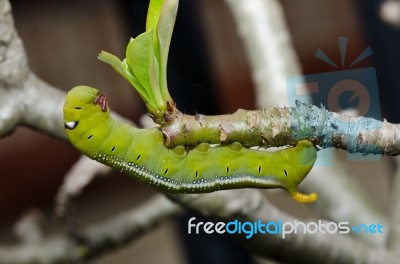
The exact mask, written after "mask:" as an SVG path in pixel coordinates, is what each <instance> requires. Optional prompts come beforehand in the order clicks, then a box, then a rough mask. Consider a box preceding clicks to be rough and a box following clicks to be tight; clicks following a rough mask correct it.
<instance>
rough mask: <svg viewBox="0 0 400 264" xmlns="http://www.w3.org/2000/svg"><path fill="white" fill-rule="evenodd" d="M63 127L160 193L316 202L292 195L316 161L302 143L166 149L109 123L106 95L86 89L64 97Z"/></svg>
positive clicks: (146, 134)
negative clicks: (263, 195) (227, 193)
mask: <svg viewBox="0 0 400 264" xmlns="http://www.w3.org/2000/svg"><path fill="white" fill-rule="evenodd" d="M64 126H65V132H66V133H67V135H68V138H69V139H70V141H71V143H72V144H73V145H74V146H75V147H76V148H77V149H78V150H79V151H80V152H82V153H84V154H85V155H87V156H88V157H90V158H92V159H95V160H97V161H99V162H102V163H104V164H106V165H108V166H110V167H112V168H115V169H117V170H119V171H121V172H123V173H125V174H127V175H129V176H131V177H133V178H135V179H136V180H138V181H140V182H142V183H146V184H149V185H151V186H154V187H155V188H157V189H161V190H163V191H168V192H172V193H204V192H213V191H218V190H224V189H237V188H282V189H285V190H287V191H288V192H289V193H291V195H292V196H293V198H294V199H296V200H297V201H300V202H312V201H315V200H316V199H317V195H316V194H315V193H312V194H310V195H305V194H301V193H299V192H298V191H297V187H298V185H299V184H300V182H301V181H302V180H303V179H304V178H305V177H306V176H307V174H308V172H309V171H310V170H311V168H312V166H313V164H314V162H315V160H316V157H317V154H316V148H315V147H314V146H313V144H312V143H311V142H309V141H306V140H302V141H299V142H298V144H297V146H296V147H292V148H287V149H283V150H279V151H276V152H265V151H257V150H252V149H247V148H244V147H242V145H241V144H240V143H234V144H231V145H224V146H217V147H210V146H209V145H208V144H206V143H201V144H199V145H198V146H197V147H195V148H193V149H191V150H188V151H187V150H185V148H184V147H183V146H178V147H176V148H174V149H168V148H166V147H165V146H164V142H163V135H162V132H161V131H160V130H159V129H158V128H152V129H138V128H135V127H133V126H131V125H129V124H126V123H123V122H120V121H117V120H114V119H112V118H111V117H110V114H109V108H108V106H107V99H106V97H105V95H104V94H102V93H100V92H99V91H98V90H96V89H94V88H91V87H88V86H78V87H75V88H73V89H72V90H71V91H70V92H69V93H68V95H67V98H66V101H65V106H64Z"/></svg>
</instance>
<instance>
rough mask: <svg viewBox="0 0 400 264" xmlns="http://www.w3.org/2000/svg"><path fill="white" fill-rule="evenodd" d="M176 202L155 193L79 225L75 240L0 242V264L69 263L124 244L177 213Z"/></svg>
mask: <svg viewBox="0 0 400 264" xmlns="http://www.w3.org/2000/svg"><path fill="white" fill-rule="evenodd" d="M181 211H182V210H181V209H180V207H179V206H178V205H176V204H174V203H172V202H171V201H169V200H168V199H166V198H165V197H164V196H163V195H157V196H155V197H154V198H151V199H149V200H148V201H146V202H144V203H143V204H142V205H140V206H138V207H136V208H133V209H130V210H127V211H125V212H121V213H119V214H118V215H116V216H113V217H110V218H109V219H106V220H103V221H101V222H99V223H97V224H93V225H91V226H89V227H87V228H85V229H83V230H82V231H81V233H80V236H79V238H80V239H79V241H78V240H73V239H71V238H69V237H67V236H65V235H57V236H52V237H48V238H46V239H44V240H42V241H37V242H36V243H29V244H27V243H23V244H20V245H18V246H9V247H6V246H0V264H3V263H4V264H22V263H71V262H73V261H78V260H87V259H90V258H93V257H95V256H99V255H101V254H103V253H105V252H108V251H110V250H113V249H115V248H116V247H121V246H122V245H126V244H127V243H129V242H130V241H132V240H133V239H135V238H136V237H138V236H140V235H141V234H143V233H146V232H147V231H149V230H151V229H152V228H154V226H156V225H158V224H160V223H161V222H163V221H164V220H166V219H168V218H170V217H172V216H176V215H178V214H179V213H181Z"/></svg>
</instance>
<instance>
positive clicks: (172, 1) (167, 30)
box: [157, 0, 179, 98]
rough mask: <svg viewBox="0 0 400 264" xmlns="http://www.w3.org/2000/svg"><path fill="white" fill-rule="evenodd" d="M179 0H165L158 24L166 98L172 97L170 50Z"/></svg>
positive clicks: (162, 90) (161, 67) (161, 68)
mask: <svg viewBox="0 0 400 264" xmlns="http://www.w3.org/2000/svg"><path fill="white" fill-rule="evenodd" d="M178 4H179V1H178V0H165V2H164V5H163V7H162V12H161V15H160V19H159V21H158V24H157V38H158V42H159V47H160V55H159V60H160V76H161V77H160V80H161V83H160V86H161V92H162V93H163V97H164V98H171V97H170V95H169V92H168V85H167V62H168V52H169V47H170V43H171V38H172V32H173V30H174V25H175V20H176V15H177V12H178Z"/></svg>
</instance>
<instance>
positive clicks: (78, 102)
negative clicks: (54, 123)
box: [64, 86, 109, 139]
mask: <svg viewBox="0 0 400 264" xmlns="http://www.w3.org/2000/svg"><path fill="white" fill-rule="evenodd" d="M108 116H109V109H108V106H107V98H106V96H105V95H104V94H103V93H100V92H99V91H98V90H97V89H95V88H92V87H89V86H76V87H74V88H73V89H72V90H70V91H69V92H68V94H67V98H66V100H65V104H64V128H65V131H66V133H67V135H68V136H69V138H70V139H71V135H81V134H82V133H83V132H85V131H87V130H88V129H90V127H91V126H93V125H94V122H95V123H98V122H101V121H103V120H104V119H106V118H108Z"/></svg>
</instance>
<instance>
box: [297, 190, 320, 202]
mask: <svg viewBox="0 0 400 264" xmlns="http://www.w3.org/2000/svg"><path fill="white" fill-rule="evenodd" d="M290 194H291V195H292V197H293V199H294V200H296V201H297V202H300V203H312V202H315V201H316V200H317V198H318V194H316V193H310V194H303V193H299V192H291V193H290Z"/></svg>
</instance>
